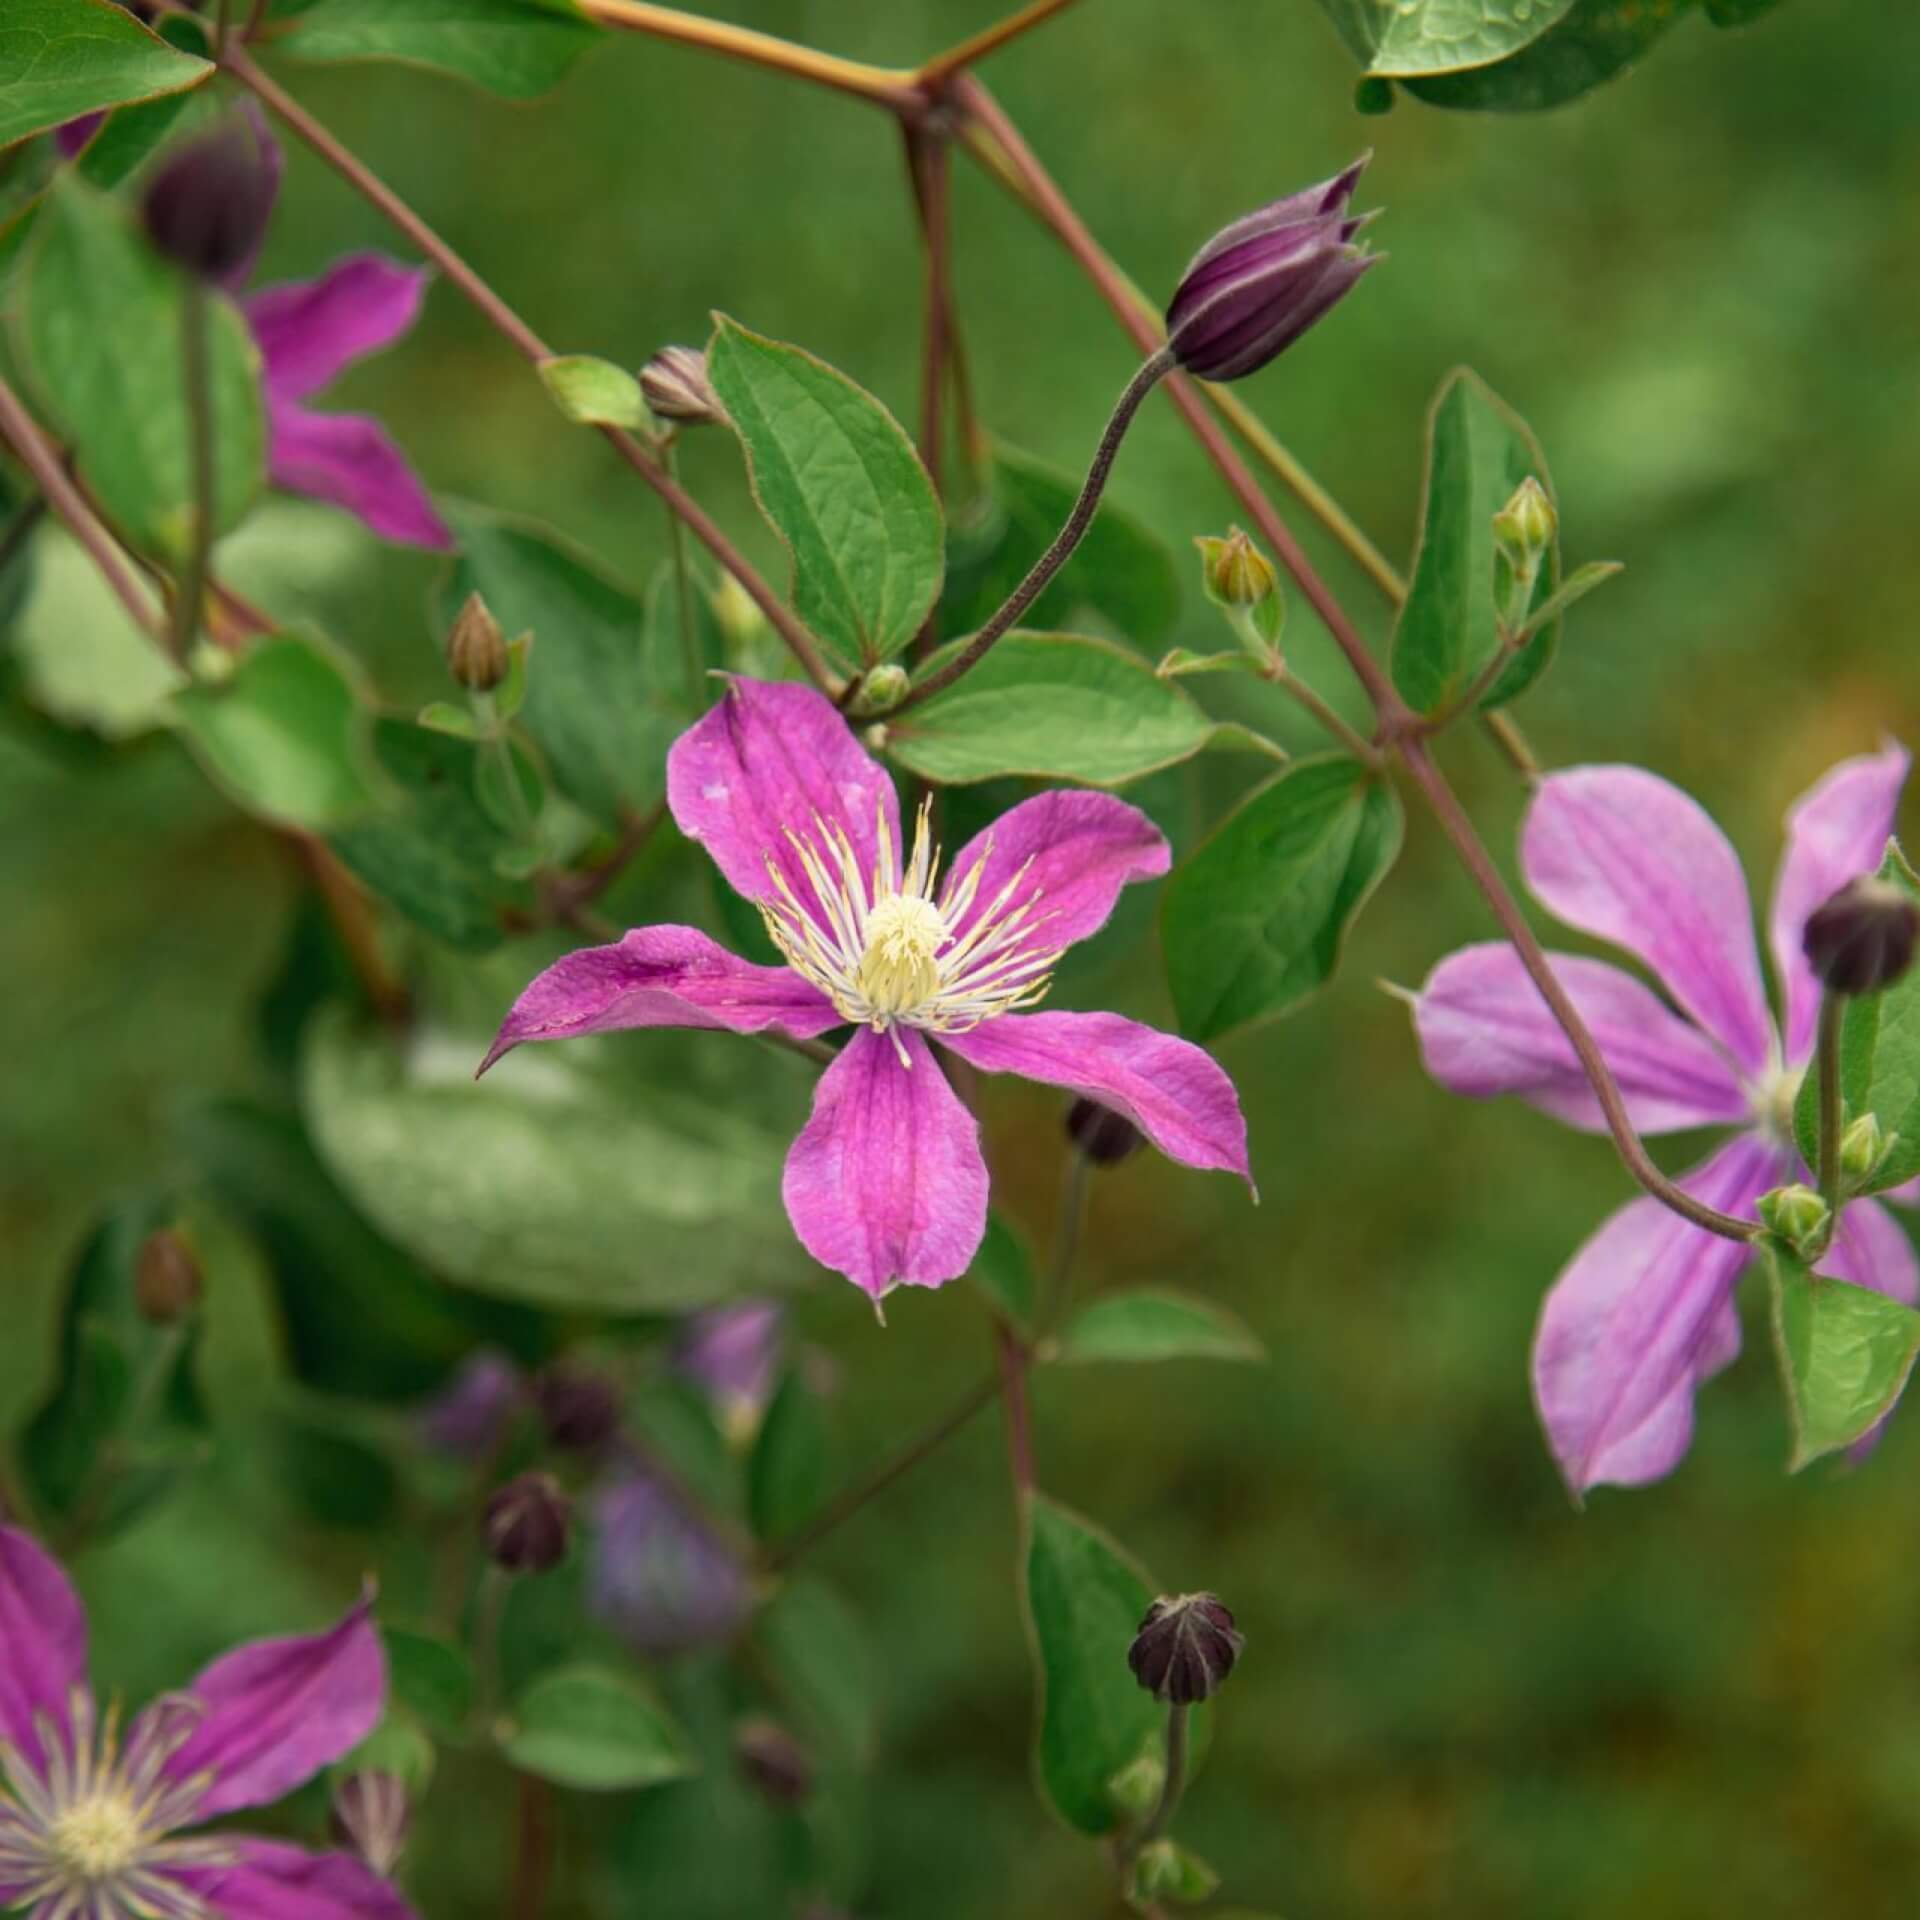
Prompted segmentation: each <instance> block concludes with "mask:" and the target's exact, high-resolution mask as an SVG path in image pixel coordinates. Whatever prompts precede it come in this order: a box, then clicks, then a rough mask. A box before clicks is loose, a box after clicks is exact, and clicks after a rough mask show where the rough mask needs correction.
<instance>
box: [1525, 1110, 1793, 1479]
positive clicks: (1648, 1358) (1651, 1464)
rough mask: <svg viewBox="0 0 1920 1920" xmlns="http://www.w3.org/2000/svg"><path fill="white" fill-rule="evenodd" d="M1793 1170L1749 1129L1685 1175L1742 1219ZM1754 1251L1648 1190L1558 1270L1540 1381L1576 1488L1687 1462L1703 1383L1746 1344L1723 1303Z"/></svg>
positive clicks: (1691, 1185) (1690, 1185)
mask: <svg viewBox="0 0 1920 1920" xmlns="http://www.w3.org/2000/svg"><path fill="white" fill-rule="evenodd" d="M1784 1172H1785V1168H1784V1165H1783V1163H1782V1160H1781V1157H1780V1155H1779V1153H1778V1152H1777V1150H1776V1149H1775V1148H1773V1147H1771V1146H1770V1145H1768V1143H1767V1142H1766V1141H1764V1140H1762V1139H1760V1138H1759V1137H1758V1136H1756V1135H1751V1134H1743V1135H1742V1136H1741V1137H1740V1138H1738V1139H1736V1140H1733V1141H1731V1142H1730V1143H1729V1144H1728V1145H1726V1146H1724V1147H1722V1148H1721V1149H1720V1151H1719V1152H1718V1153H1716V1154H1715V1155H1714V1156H1713V1158H1712V1159H1711V1160H1709V1161H1707V1162H1706V1163H1705V1164H1704V1165H1703V1166H1700V1167H1696V1168H1695V1169H1694V1170H1693V1171H1692V1172H1691V1173H1689V1174H1687V1175H1685V1176H1684V1177H1683V1178H1682V1179H1681V1181H1680V1185H1681V1186H1682V1187H1684V1188H1685V1189H1686V1191H1687V1192H1689V1193H1691V1194H1693V1195H1694V1196H1695V1197H1696V1198H1698V1199H1701V1200H1704V1201H1706V1202H1707V1203H1708V1204H1709V1205H1711V1206H1716V1207H1719V1208H1720V1209H1721V1210H1722V1211H1723V1212H1727V1213H1734V1214H1740V1215H1743V1216H1744V1215H1750V1214H1751V1213H1752V1211H1753V1207H1754V1203H1755V1201H1757V1200H1758V1199H1759V1197H1760V1195H1761V1194H1763V1193H1764V1192H1766V1190H1767V1189H1768V1188H1769V1187H1771V1186H1773V1185H1774V1184H1776V1182H1777V1181H1778V1180H1779V1179H1780V1178H1782V1177H1783V1175H1784ZM1751 1253H1752V1249H1751V1248H1750V1247H1748V1246H1747V1245H1746V1243H1745V1242H1743V1241H1739V1240H1723V1239H1722V1238H1720V1236H1719V1235H1718V1234H1712V1233H1708V1232H1707V1231H1706V1230H1705V1229H1704V1228H1701V1227H1696V1226H1694V1225H1692V1224H1691V1223H1690V1222H1689V1221H1686V1220H1683V1219H1682V1218H1681V1217H1680V1216H1679V1215H1678V1214H1676V1213H1673V1212H1671V1211H1670V1210H1669V1209H1667V1208H1666V1207H1663V1206H1662V1205H1661V1204H1660V1202H1659V1201H1657V1200H1654V1199H1651V1198H1647V1199H1640V1200H1630V1201H1628V1203H1627V1204H1626V1205H1625V1206H1624V1207H1622V1208H1621V1209H1620V1210H1619V1211H1618V1212H1617V1213H1615V1214H1614V1215H1613V1216H1612V1217H1611V1218H1610V1219H1609V1220H1607V1221H1606V1222H1605V1223H1604V1224H1603V1225H1602V1226H1601V1228H1600V1230H1599V1232H1597V1233H1596V1234H1594V1236H1593V1237H1592V1238H1591V1239H1590V1240H1589V1241H1588V1242H1587V1243H1586V1245H1585V1246H1583V1247H1582V1248H1581V1249H1580V1251H1579V1252H1578V1253H1576V1254H1575V1255H1574V1256H1573V1259H1572V1260H1571V1261H1570V1262H1568V1264H1567V1266H1566V1267H1565V1268H1564V1269H1563V1270H1562V1272H1561V1274H1560V1277H1559V1278H1558V1279H1557V1280H1556V1281H1555V1282H1554V1283H1553V1287H1552V1290H1551V1291H1550V1292H1549V1293H1548V1295H1547V1298H1546V1303H1545V1305H1544V1307H1543V1308H1542V1310H1541V1314H1540V1325H1539V1328H1538V1330H1537V1331H1536V1333H1535V1335H1534V1343H1533V1388H1534V1400H1535V1404H1536V1405H1537V1406H1538V1407H1539V1410H1540V1419H1541V1424H1542V1425H1543V1426H1544V1427H1545V1428H1546V1432H1547V1439H1548V1442H1549V1443H1550V1445H1551V1446H1552V1448H1553V1453H1554V1458H1555V1459H1556V1460H1557V1461H1558V1462H1559V1464H1560V1471H1561V1473H1562V1474H1564V1475H1565V1477H1566V1481H1567V1485H1568V1487H1569V1488H1571V1489H1572V1491H1573V1493H1574V1495H1575V1497H1576V1498H1577V1497H1578V1496H1579V1495H1581V1494H1583V1493H1585V1492H1586V1490H1587V1489H1588V1488H1589V1487H1594V1486H1599V1485H1600V1484H1602V1483H1603V1482H1611V1483H1612V1484H1614V1485H1616V1486H1639V1485H1642V1484H1643V1483H1645V1482H1646V1481H1649V1480H1657V1479H1659V1478H1660V1477H1661V1475H1663V1474H1666V1473H1670V1472H1671V1471H1672V1470H1673V1468H1674V1467H1676V1466H1677V1465H1678V1464H1679V1462H1680V1459H1681V1456H1682V1455H1684V1454H1685V1452H1686V1450H1687V1446H1688V1444H1689V1442H1690V1441H1691V1440H1692V1438H1693V1394H1694V1388H1695V1387H1696V1386H1697V1385H1698V1384H1699V1382H1700V1381H1701V1379H1703V1378H1704V1377H1705V1376H1706V1375H1707V1374H1708V1373H1711V1372H1713V1371H1714V1370H1715V1369H1716V1368H1717V1367H1718V1366H1722V1365H1724V1364H1725V1363H1726V1361H1727V1360H1728V1359H1730V1358H1731V1357H1732V1351H1733V1348H1734V1346H1735V1345H1737V1325H1736V1330H1735V1332H1736V1338H1735V1340H1734V1341H1733V1342H1731V1343H1730V1341H1729V1336H1728V1317H1729V1316H1728V1308H1729V1305H1730V1302H1731V1299H1732V1294H1733V1287H1734V1283H1735V1281H1737V1280H1738V1279H1739V1277H1740V1274H1741V1272H1742V1271H1743V1270H1744V1268H1745V1267H1746V1264H1747V1261H1748V1259H1749V1258H1750V1257H1751Z"/></svg>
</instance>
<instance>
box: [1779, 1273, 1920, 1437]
mask: <svg viewBox="0 0 1920 1920" xmlns="http://www.w3.org/2000/svg"><path fill="white" fill-rule="evenodd" d="M1765 1244H1766V1250H1767V1259H1768V1264H1769V1266H1770V1268H1771V1269H1772V1274H1773V1335H1774V1347H1775V1351H1776V1352H1777V1353H1778V1355H1779V1358H1780V1374H1781V1379H1782V1382H1783V1383H1784V1385H1785V1387H1786V1390H1787V1412H1788V1415H1789V1417H1790V1418H1791V1419H1792V1422H1793V1454H1792V1457H1791V1458H1790V1459H1789V1460H1788V1462H1787V1470H1788V1472H1790V1473H1798V1472H1799V1471H1800V1469H1801V1468H1802V1467H1804V1466H1806V1465H1808V1464H1809V1463H1810V1462H1812V1461H1814V1460H1818V1459H1819V1458H1820V1457H1821V1456H1822V1455H1823V1454H1828V1453H1833V1452H1835V1451H1837V1450H1838V1449H1839V1448H1841V1447H1847V1446H1851V1445H1852V1444H1853V1443H1854V1441H1856V1440H1858V1439H1861V1438H1863V1437H1864V1436H1865V1435H1866V1434H1867V1433H1868V1432H1870V1431H1871V1430H1872V1429H1873V1427H1874V1426H1876V1425H1877V1424H1878V1423H1879V1421H1880V1420H1881V1419H1882V1418H1883V1417H1884V1416H1885V1415H1886V1414H1887V1413H1888V1412H1889V1411H1890V1410H1891V1408H1892V1406H1893V1403H1894V1402H1895V1401H1896V1400H1898V1399H1899V1398H1900V1394H1901V1391H1902V1389H1903V1388H1904V1387H1905V1386H1906V1384H1907V1376H1908V1375H1909V1374H1910V1373H1912V1371H1913V1362H1914V1358H1915V1356H1916V1355H1920V1313H1916V1312H1914V1310H1913V1309H1912V1308H1911V1307H1907V1306H1902V1305H1901V1303H1900V1302H1899V1301H1898V1300H1890V1299H1888V1298H1887V1296H1886V1295H1885V1294H1884V1293H1875V1292H1873V1291H1872V1289H1871V1288H1868V1287H1856V1286H1854V1285H1853V1284H1852V1283H1851V1282H1849V1281H1846V1280H1831V1279H1827V1278H1824V1277H1821V1276H1816V1275H1814V1274H1811V1273H1809V1272H1808V1270H1807V1268H1806V1266H1805V1265H1804V1264H1803V1263H1802V1262H1801V1261H1800V1260H1798V1259H1796V1258H1795V1257H1794V1256H1793V1255H1792V1254H1791V1253H1789V1252H1788V1251H1787V1250H1786V1249H1785V1248H1784V1247H1782V1246H1781V1245H1780V1244H1779V1242H1777V1241H1775V1240H1772V1239H1769V1240H1768V1241H1767V1242H1766V1243H1765Z"/></svg>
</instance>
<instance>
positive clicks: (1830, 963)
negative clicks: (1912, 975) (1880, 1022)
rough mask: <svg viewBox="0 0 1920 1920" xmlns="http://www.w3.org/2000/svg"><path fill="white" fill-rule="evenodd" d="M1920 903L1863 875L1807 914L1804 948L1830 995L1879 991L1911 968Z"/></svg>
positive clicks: (1918, 934)
mask: <svg viewBox="0 0 1920 1920" xmlns="http://www.w3.org/2000/svg"><path fill="white" fill-rule="evenodd" d="M1916 937H1920V904H1916V903H1915V901H1914V900H1913V898H1912V897H1911V896H1910V895H1909V894H1907V893H1906V892H1904V891H1903V890H1902V889H1901V888H1899V887H1896V886H1895V885H1894V884H1893V882H1892V881H1890V880H1880V879H1876V878H1875V877H1874V876H1873V875H1871V874H1862V875H1861V877H1860V878H1859V879H1858V880H1849V881H1848V882H1847V884H1846V885H1845V886H1844V887H1842V888H1841V889H1840V891H1839V892H1838V893H1836V894H1835V895H1834V896H1833V897H1832V898H1831V899H1830V900H1828V901H1827V903H1826V904H1825V905H1824V906H1819V907H1815V908H1814V910H1813V912H1812V913H1810V914H1809V915H1808V916H1807V926H1806V931H1805V933H1804V934H1803V935H1802V936H1801V944H1802V946H1803V947H1804V948H1805V950H1806V955H1807V963H1808V965H1810V966H1811V967H1812V968H1813V972H1814V977H1815V978H1816V979H1817V980H1818V981H1819V982H1820V984H1821V985H1822V986H1823V987H1825V988H1826V989H1827V991H1828V992H1829V993H1878V992H1879V991H1880V989H1881V988H1882V987H1890V986H1892V984H1893V983H1894V982H1895V981H1896V980H1898V979H1899V978H1900V976H1901V975H1902V974H1903V973H1905V972H1906V970H1907V969H1908V967H1910V966H1911V965H1912V964H1913V948H1914V941H1915V939H1916Z"/></svg>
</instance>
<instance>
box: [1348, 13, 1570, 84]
mask: <svg viewBox="0 0 1920 1920" xmlns="http://www.w3.org/2000/svg"><path fill="white" fill-rule="evenodd" d="M1320 4H1321V6H1322V7H1323V8H1324V9H1325V11H1326V13H1327V15H1328V17H1329V18H1330V19H1331V20H1332V21H1333V24H1334V26H1335V27H1336V28H1337V29H1338V31H1339V34H1340V37H1341V39H1343V40H1344V41H1345V42H1346V43H1347V45H1348V46H1349V47H1350V48H1351V49H1352V51H1353V53H1354V55H1355V57H1356V58H1357V59H1360V60H1362V61H1364V62H1365V63H1366V66H1367V71H1368V72H1369V73H1371V74H1385V75H1389V76H1391V77H1393V78H1395V79H1400V78H1405V77H1408V76H1411V75H1418V74H1424V73H1452V72H1455V71H1457V70H1459V69H1461V68H1464V67H1484V66H1487V65H1489V64H1490V63H1491V62H1493V61H1496V60H1505V59H1508V58H1510V57H1511V56H1512V55H1514V54H1516V53H1518V52H1519V51H1520V49H1521V48H1522V47H1525V46H1527V45H1528V44H1530V43H1531V42H1532V41H1535V40H1538V39H1539V38H1540V36H1541V35H1542V34H1544V33H1545V32H1546V31H1547V30H1548V28H1550V27H1551V26H1553V25H1554V24H1555V23H1556V22H1557V21H1558V20H1559V19H1560V18H1561V17H1562V16H1563V15H1564V14H1565V13H1566V12H1567V10H1568V9H1569V8H1570V7H1571V6H1572V5H1573V0H1320Z"/></svg>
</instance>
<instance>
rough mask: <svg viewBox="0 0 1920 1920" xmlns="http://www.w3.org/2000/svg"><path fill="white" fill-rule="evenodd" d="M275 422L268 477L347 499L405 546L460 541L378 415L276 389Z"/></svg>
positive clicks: (384, 535)
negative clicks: (335, 409)
mask: <svg viewBox="0 0 1920 1920" xmlns="http://www.w3.org/2000/svg"><path fill="white" fill-rule="evenodd" d="M267 428H268V436H269V438H268V450H267V477H268V478H269V479H270V480H272V482H273V484H274V485H275V486H276V487H285V488H286V489H287V490H288V492H290V493H304V494H307V495H309V496H310V497H311V498H313V499H315V500H326V501H330V502H331V503H332V504H333V505H334V506H336V507H345V508H346V510H347V511H348V512H349V513H351V514H353V515H354V516H355V517H356V518H357V519H359V520H362V521H364V522H365V523H366V524H367V525H368V526H369V527H371V528H372V529H373V531H374V532H375V533H377V534H378V535H379V536H380V537H381V539H383V540H392V541H394V542H395V543H396V544H397V545H400V546H404V547H427V548H430V549H432V550H433V551H435V552H443V551H445V550H446V549H448V548H450V547H451V546H452V545H453V535H452V533H451V532H449V531H448V528H447V524H446V522H445V521H444V520H442V519H441V518H440V516H439V515H438V514H437V513H436V512H435V511H434V510H433V502H432V500H430V499H429V498H428V497H427V490H426V489H425V488H424V487H423V486H422V485H421V484H420V482H419V480H418V479H417V478H416V477H415V474H414V471H413V469H412V468H411V467H409V466H408V465H407V461H406V456H405V455H404V454H403V453H402V452H401V451H400V449H399V448H398V447H396V446H395V445H394V444H393V442H392V440H390V439H389V438H388V437H387V431H386V429H385V428H384V427H383V426H381V425H380V423H379V422H378V421H377V420H370V419H368V418H367V416H366V415H365V414H360V413H314V412H312V411H311V410H310V409H308V408H306V407H302V406H296V405H295V404H294V403H293V402H292V401H291V400H287V399H284V398H281V397H279V396H276V395H274V394H271V393H269V395H268V396H267Z"/></svg>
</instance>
